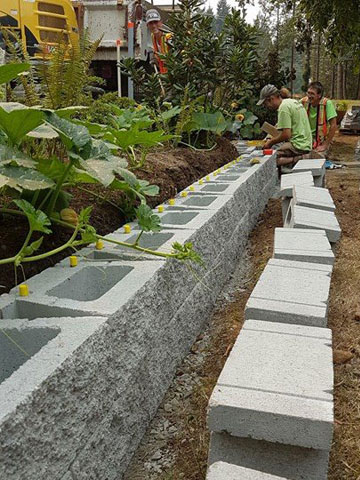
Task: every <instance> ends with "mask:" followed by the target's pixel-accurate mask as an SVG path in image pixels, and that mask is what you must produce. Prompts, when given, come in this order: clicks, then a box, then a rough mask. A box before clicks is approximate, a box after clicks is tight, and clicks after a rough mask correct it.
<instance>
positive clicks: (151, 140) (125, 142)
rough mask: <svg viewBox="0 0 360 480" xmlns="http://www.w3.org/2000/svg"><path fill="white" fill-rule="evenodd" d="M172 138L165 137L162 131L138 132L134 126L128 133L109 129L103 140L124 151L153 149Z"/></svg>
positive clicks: (170, 136) (171, 136)
mask: <svg viewBox="0 0 360 480" xmlns="http://www.w3.org/2000/svg"><path fill="white" fill-rule="evenodd" d="M172 138H174V135H166V134H164V132H163V131H162V130H157V131H155V132H147V131H146V130H139V129H138V128H137V127H136V126H134V127H133V128H132V129H131V130H128V131H123V130H114V129H110V130H109V133H107V134H106V135H105V136H104V139H105V140H109V141H110V142H112V143H115V144H116V145H117V146H118V147H120V148H121V149H122V150H125V151H126V150H127V149H128V148H129V147H135V146H142V147H147V148H150V147H154V146H155V145H159V144H160V143H161V142H166V141H167V140H170V139H172Z"/></svg>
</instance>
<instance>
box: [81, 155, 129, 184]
mask: <svg viewBox="0 0 360 480" xmlns="http://www.w3.org/2000/svg"><path fill="white" fill-rule="evenodd" d="M116 158H117V157H114V160H110V161H108V160H95V159H90V160H80V162H79V163H80V166H81V168H83V169H84V170H85V171H86V172H87V173H88V174H89V175H90V176H91V177H92V178H94V179H96V180H98V181H99V182H100V183H102V185H104V187H108V186H109V185H110V184H111V183H112V182H113V181H114V179H115V173H120V172H122V171H123V167H122V165H123V163H122V161H121V159H120V158H118V159H117V160H116ZM120 174H121V173H120Z"/></svg>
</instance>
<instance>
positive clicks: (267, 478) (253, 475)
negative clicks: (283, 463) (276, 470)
mask: <svg viewBox="0 0 360 480" xmlns="http://www.w3.org/2000/svg"><path fill="white" fill-rule="evenodd" d="M206 480H286V478H285V477H278V476H277V475H270V474H268V473H264V472H259V471H258V470H252V469H251V468H244V467H239V466H238V465H232V464H230V463H225V462H216V463H213V464H212V465H211V467H210V468H209V470H208V472H207V475H206Z"/></svg>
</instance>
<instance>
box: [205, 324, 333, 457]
mask: <svg viewBox="0 0 360 480" xmlns="http://www.w3.org/2000/svg"><path fill="white" fill-rule="evenodd" d="M332 388H333V365H332V349H331V330H329V329H324V328H316V327H305V326H302V325H289V324H283V323H273V322H262V321H255V320H247V321H246V322H245V325H244V327H243V328H242V330H241V332H240V335H239V337H238V339H237V341H236V343H235V345H234V347H233V349H232V351H231V353H230V356H229V358H228V360H227V361H226V364H225V366H224V368H223V370H222V372H221V374H220V377H219V379H218V382H217V384H216V386H215V388H214V390H213V392H212V395H211V398H210V401H209V415H208V425H209V429H210V431H213V432H219V433H221V432H226V433H228V434H230V435H232V436H236V437H244V438H255V439H257V440H266V441H269V442H273V443H276V442H278V443H282V444H285V445H295V446H300V447H305V448H315V449H321V450H330V447H331V441H332V429H333V420H334V418H333V398H332V393H331V392H332Z"/></svg>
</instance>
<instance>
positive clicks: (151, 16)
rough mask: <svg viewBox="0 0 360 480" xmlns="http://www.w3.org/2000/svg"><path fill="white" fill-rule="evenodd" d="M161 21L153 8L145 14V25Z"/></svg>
mask: <svg viewBox="0 0 360 480" xmlns="http://www.w3.org/2000/svg"><path fill="white" fill-rule="evenodd" d="M160 21H161V17H160V13H159V12H158V11H157V10H155V9H154V8H152V9H151V10H148V11H147V12H146V23H147V24H148V23H149V22H160Z"/></svg>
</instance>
